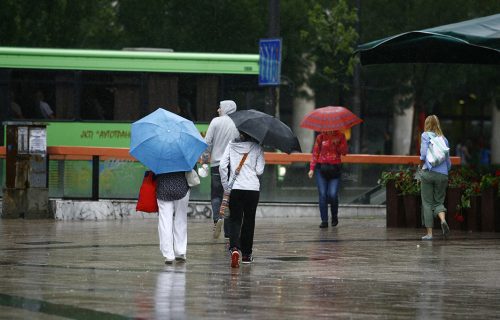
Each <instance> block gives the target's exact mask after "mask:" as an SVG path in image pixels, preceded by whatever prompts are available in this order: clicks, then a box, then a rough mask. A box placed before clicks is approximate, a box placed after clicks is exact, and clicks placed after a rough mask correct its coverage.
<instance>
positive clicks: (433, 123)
mask: <svg viewBox="0 0 500 320" xmlns="http://www.w3.org/2000/svg"><path fill="white" fill-rule="evenodd" d="M424 131H431V132H434V133H435V134H437V135H438V136H444V134H443V131H442V130H441V126H440V125H439V119H438V117H437V116H436V115H433V114H432V115H430V116H428V117H427V118H425V124H424Z"/></svg>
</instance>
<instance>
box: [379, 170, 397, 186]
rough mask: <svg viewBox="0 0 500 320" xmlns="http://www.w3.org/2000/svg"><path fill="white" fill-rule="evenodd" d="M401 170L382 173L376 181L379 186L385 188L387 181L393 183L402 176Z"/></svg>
mask: <svg viewBox="0 0 500 320" xmlns="http://www.w3.org/2000/svg"><path fill="white" fill-rule="evenodd" d="M402 174H403V173H402V171H401V170H395V171H383V172H382V174H381V175H380V179H378V181H377V183H378V184H380V185H381V186H383V187H385V186H386V185H387V183H389V181H394V182H396V180H398V179H399V176H400V175H402Z"/></svg>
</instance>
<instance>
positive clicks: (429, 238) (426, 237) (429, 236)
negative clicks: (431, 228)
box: [422, 234, 432, 240]
mask: <svg viewBox="0 0 500 320" xmlns="http://www.w3.org/2000/svg"><path fill="white" fill-rule="evenodd" d="M422 240H432V236H431V235H428V234H427V235H425V236H423V237H422Z"/></svg>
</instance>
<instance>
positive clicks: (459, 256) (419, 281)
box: [0, 216, 500, 319]
mask: <svg viewBox="0 0 500 320" xmlns="http://www.w3.org/2000/svg"><path fill="white" fill-rule="evenodd" d="M318 220H319V219H318V218H317V217H316V218H310V217H306V218H259V219H258V220H257V226H256V234H255V244H254V255H255V262H254V263H253V264H252V265H242V266H241V267H240V268H239V269H231V267H230V266H229V264H230V262H229V256H228V254H227V252H226V250H225V244H224V240H222V239H219V240H213V239H211V231H212V226H211V224H210V222H209V220H208V221H207V220H204V219H203V220H202V219H189V240H188V254H187V262H186V263H176V264H174V265H171V266H165V265H164V264H163V259H162V257H161V254H160V251H159V248H158V236H157V224H156V220H155V219H133V220H125V219H123V220H105V221H55V220H22V219H18V220H5V219H0V270H1V272H0V319H60V318H59V317H64V318H69V319H307V318H310V319H316V318H324V319H396V318H397V319H465V318H474V319H493V318H498V317H500V309H499V307H498V302H499V301H500V280H499V279H500V269H499V267H498V266H499V265H500V235H499V234H494V233H466V232H456V231H455V232H452V234H451V237H450V239H449V240H443V239H441V236H440V234H439V230H437V229H436V230H435V240H434V241H431V242H422V241H420V240H419V239H420V236H421V235H422V234H423V230H420V229H387V228H386V227H385V219H381V218H379V217H374V218H373V217H371V218H370V217H366V218H345V217H342V216H341V217H340V223H339V225H338V226H337V227H335V228H331V227H330V228H328V229H326V230H325V229H319V228H318V224H319V221H318Z"/></svg>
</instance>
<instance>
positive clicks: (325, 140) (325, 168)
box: [308, 130, 347, 228]
mask: <svg viewBox="0 0 500 320" xmlns="http://www.w3.org/2000/svg"><path fill="white" fill-rule="evenodd" d="M345 154H347V140H346V138H345V135H344V134H343V133H342V132H340V131H338V130H336V131H326V132H322V133H320V134H319V135H318V136H317V137H316V141H315V143H314V147H313V152H312V161H311V163H310V165H309V172H308V176H309V178H312V177H313V175H314V173H316V185H317V187H318V193H319V212H320V216H321V224H320V225H319V227H320V228H328V204H330V210H331V214H332V227H335V226H336V225H337V224H338V223H339V220H338V211H339V195H338V194H339V189H340V176H341V171H342V160H341V156H342V155H345Z"/></svg>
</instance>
